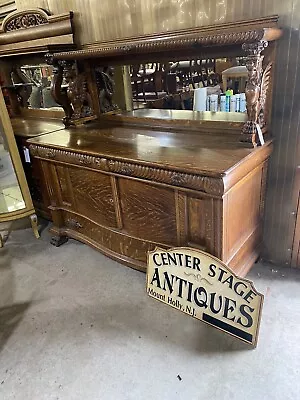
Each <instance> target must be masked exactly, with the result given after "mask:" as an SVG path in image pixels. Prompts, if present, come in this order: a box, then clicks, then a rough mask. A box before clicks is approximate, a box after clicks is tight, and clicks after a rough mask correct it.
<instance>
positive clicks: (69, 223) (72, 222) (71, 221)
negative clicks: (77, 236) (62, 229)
mask: <svg viewBox="0 0 300 400" xmlns="http://www.w3.org/2000/svg"><path fill="white" fill-rule="evenodd" d="M66 226H67V227H68V228H70V229H79V228H82V225H81V224H80V223H79V222H78V221H76V220H75V219H72V218H69V219H67V220H66Z"/></svg>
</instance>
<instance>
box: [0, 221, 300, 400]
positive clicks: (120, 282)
mask: <svg viewBox="0 0 300 400" xmlns="http://www.w3.org/2000/svg"><path fill="white" fill-rule="evenodd" d="M49 237H50V236H49V234H48V233H47V231H46V230H44V232H43V234H42V238H41V239H40V240H36V239H35V238H34V237H33V233H32V231H31V230H30V229H26V230H20V231H16V232H13V233H12V234H11V236H10V238H9V240H8V242H7V243H6V245H5V248H4V249H0V399H1V400H8V399H19V400H44V399H45V400H46V399H47V400H48V399H49V400H50V399H51V400H52V399H64V400H110V399H112V400H117V399H121V400H127V399H128V400H129V399H130V400H140V399H143V400H148V399H149V400H150V399H151V400H153V399H155V400H156V399H159V400H164V399H168V400H169V399H180V400H181V399H182V400H183V399H184V400H185V399H189V400H194V399H195V400H202V399H203V400H210V399H212V400H219V399H220V400H227V399H228V400H229V399H230V400H237V399H239V400H240V399H243V400H250V399H258V400H264V399H268V400H273V399H276V400H277V399H278V400H279V399H280V400H282V399H285V400H288V399H293V400H296V399H300V379H299V378H300V377H299V368H300V349H299V342H300V340H299V337H300V272H297V271H292V270H287V269H278V270H277V269H276V270H274V267H273V270H272V268H271V267H268V266H262V265H256V266H255V268H254V269H253V270H252V272H251V273H250V274H249V278H250V279H253V280H254V282H255V285H256V288H257V289H258V290H260V291H261V292H262V293H264V294H265V304H264V309H263V317H262V325H261V331H260V337H259V343H258V347H257V349H256V350H251V349H249V347H248V346H247V345H246V344H244V343H242V342H239V341H238V340H236V339H235V338H232V337H230V336H228V335H226V334H223V333H222V332H219V331H217V330H215V329H213V328H211V327H209V326H206V325H205V324H203V323H201V322H200V321H197V320H194V319H192V318H189V317H188V316H186V315H184V314H181V313H180V312H179V311H176V310H174V309H172V308H170V307H168V306H166V305H164V304H162V303H159V302H157V301H155V300H154V299H151V298H150V297H148V296H147V295H146V293H145V275H144V274H142V273H140V272H137V271H134V270H132V269H129V268H126V267H124V266H122V265H120V264H118V263H116V262H114V261H111V260H110V259H108V258H106V257H105V256H103V255H101V254H100V253H98V252H97V251H95V250H93V249H91V248H89V247H88V246H86V245H83V244H81V243H79V242H76V241H73V240H70V241H69V242H68V243H66V244H65V245H63V246H62V247H60V248H54V247H53V246H51V245H50V244H49ZM178 376H179V377H180V378H181V380H180V378H179V377H178Z"/></svg>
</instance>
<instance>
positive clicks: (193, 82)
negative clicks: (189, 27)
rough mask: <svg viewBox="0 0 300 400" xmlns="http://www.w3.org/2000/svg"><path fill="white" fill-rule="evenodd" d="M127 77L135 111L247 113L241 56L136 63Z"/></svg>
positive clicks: (243, 67)
mask: <svg viewBox="0 0 300 400" xmlns="http://www.w3.org/2000/svg"><path fill="white" fill-rule="evenodd" d="M129 74H130V81H131V90H132V98H133V109H134V110H136V109H140V108H148V109H149V108H150V109H171V110H172V109H173V110H193V111H213V112H218V111H222V112H234V113H236V112H241V113H245V112H246V99H245V86H246V80H247V76H248V73H247V68H246V66H245V58H243V57H237V58H222V59H194V60H180V61H176V62H173V61H172V62H165V63H160V62H154V63H146V64H136V65H131V66H130V67H129Z"/></svg>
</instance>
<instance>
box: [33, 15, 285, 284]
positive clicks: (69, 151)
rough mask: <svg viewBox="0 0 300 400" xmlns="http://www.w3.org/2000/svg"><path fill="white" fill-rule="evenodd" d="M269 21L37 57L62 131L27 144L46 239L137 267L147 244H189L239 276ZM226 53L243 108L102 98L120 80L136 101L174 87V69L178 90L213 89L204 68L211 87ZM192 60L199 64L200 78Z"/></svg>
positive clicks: (261, 131)
mask: <svg viewBox="0 0 300 400" xmlns="http://www.w3.org/2000/svg"><path fill="white" fill-rule="evenodd" d="M277 20H278V17H276V16H273V17H268V18H262V19H257V20H250V21H241V22H236V23H234V24H222V25H217V26H208V27H203V28H195V29H187V30H183V31H176V32H168V33H167V34H154V35H148V36H147V35H146V36H143V37H134V38H129V39H118V40H115V41H111V42H106V43H99V44H93V45H88V46H85V47H84V48H82V49H79V50H75V51H69V52H59V53H54V54H53V55H52V56H51V57H49V59H50V60H51V62H52V64H53V67H54V77H53V84H52V89H53V96H54V99H55V101H56V102H57V103H58V104H60V105H61V106H62V107H63V109H64V112H65V117H64V123H65V125H66V129H64V130H60V131H56V132H52V133H49V134H45V135H42V136H38V137H35V138H32V139H29V140H28V143H29V144H30V153H31V156H32V157H33V158H34V159H35V160H38V161H39V162H40V165H41V167H42V171H43V177H44V180H45V183H46V187H47V190H48V195H49V200H50V206H49V210H50V212H51V215H52V219H53V226H52V228H51V232H52V233H53V235H54V236H53V238H52V243H53V244H55V245H56V246H59V245H61V244H62V243H64V242H66V240H67V239H68V237H71V238H75V239H78V240H81V241H82V242H84V243H87V244H89V245H91V246H93V247H95V248H97V249H99V250H100V251H102V252H103V253H104V254H107V255H108V256H110V257H112V258H114V259H117V260H119V261H121V262H123V263H124V264H126V265H129V266H131V267H133V268H137V269H139V270H143V271H145V269H146V259H147V251H149V250H153V249H154V248H155V247H157V246H159V247H162V248H169V247H175V246H191V247H195V248H200V249H203V250H205V251H207V252H208V253H211V254H213V255H215V256H217V257H218V258H220V259H221V260H223V261H224V262H225V263H226V264H228V265H229V266H230V267H231V268H232V270H233V271H234V272H235V273H237V274H239V275H241V276H244V275H246V274H247V272H248V270H249V269H250V268H251V266H252V265H253V263H254V261H255V260H256V259H257V258H258V256H259V254H260V248H261V245H262V243H261V240H262V220H263V213H264V198H265V186H266V173H267V166H268V159H269V156H270V154H271V151H272V139H271V132H270V129H269V121H270V110H271V104H272V76H273V67H274V62H275V49H276V43H275V42H276V39H278V38H279V37H280V35H281V31H280V29H278V27H277ZM238 58H241V59H244V60H245V63H244V66H245V67H246V69H247V72H248V76H247V83H246V87H245V98H246V102H247V112H235V111H234V112H230V110H227V111H219V108H217V110H216V111H206V110H203V111H193V110H188V109H179V110H175V109H172V108H170V109H165V108H164V109H154V108H142V109H140V107H137V108H138V109H135V110H133V111H124V110H121V109H119V108H118V107H117V106H116V105H115V104H114V100H113V99H114V93H116V92H117V91H118V90H121V89H122V90H123V92H124V93H125V92H126V90H125V89H126V82H127V88H128V87H129V89H128V90H131V88H133V91H134V90H135V91H136V92H135V93H134V95H133V100H134V101H135V102H136V103H138V100H139V98H142V101H143V102H148V100H149V97H147V96H148V93H152V94H153V93H154V95H155V96H157V95H158V94H159V93H160V92H164V93H167V91H168V90H169V92H170V91H172V90H173V91H178V90H180V78H179V79H177V74H179V73H178V71H181V72H180V73H181V76H182V78H181V80H183V79H187V80H189V81H188V82H189V85H190V84H191V85H192V87H191V88H190V90H195V91H196V90H197V89H202V88H197V87H194V86H193V82H194V85H196V83H197V84H198V85H199V84H200V83H202V85H203V86H204V85H207V86H211V87H214V86H215V83H217V82H216V81H214V80H213V79H212V80H211V83H209V84H208V81H209V80H210V78H209V76H208V75H210V73H209V71H213V72H214V73H213V76H215V75H216V74H218V76H219V78H218V82H219V83H220V86H221V85H222V82H221V81H220V79H221V77H222V71H224V70H226V69H228V68H230V67H232V65H228V60H237V59H238ZM178 60H188V62H186V61H184V62H182V63H181V65H180V63H179V65H177V61H178ZM195 60H211V61H209V68H210V69H209V70H208V68H207V71H208V72H206V76H205V69H202V67H201V69H200V70H199V68H200V67H199V65H200V63H198V61H197V63H195ZM216 60H223V61H222V62H223V65H222V66H221V64H220V62H219V61H218V62H216ZM190 61H192V62H190ZM170 62H174V63H175V66H174V68H175V70H176V72H175V74H176V79H175V80H173V89H172V90H170V89H168V85H165V86H159V82H157V80H155V74H158V75H157V76H160V77H162V81H161V82H163V81H164V74H165V72H166V71H168V68H169V66H170V64H169V63H170ZM124 64H125V65H127V66H138V67H136V68H128V67H126V68H124V70H127V71H129V79H128V76H127V77H126V74H125V75H124V81H123V83H122V82H121V83H120V82H118V85H115V84H114V72H113V67H115V68H116V69H118V68H119V67H120V66H121V67H122V68H123V66H124ZM141 65H142V66H143V67H142V68H141ZM165 65H168V68H167V69H165V67H162V66H165ZM201 65H202V64H201ZM185 67H187V68H186V69H187V71H188V72H186V74H185V75H184V74H183V72H182V71H183V70H184V68H185ZM197 68H198V71H196V69H197ZM168 73H169V72H168ZM130 74H131V75H130ZM157 76H156V77H157ZM171 76H172V75H171ZM204 76H205V77H204ZM63 77H67V84H68V89H67V92H66V90H65V88H64V87H61V85H62V82H63ZM168 79H169V78H168ZM196 79H198V82H195V80H196ZM238 79H239V78H238ZM221 80H222V79H221ZM122 85H123V86H122ZM226 85H227V82H226ZM166 88H167V89H166ZM232 90H233V89H232ZM140 93H142V95H140ZM156 93H157V95H156ZM167 94H168V93H167ZM228 96H231V92H230V93H228ZM217 98H218V100H220V98H219V95H217ZM145 100H146V101H145ZM159 100H160V98H157V99H155V101H159ZM151 101H153V99H151Z"/></svg>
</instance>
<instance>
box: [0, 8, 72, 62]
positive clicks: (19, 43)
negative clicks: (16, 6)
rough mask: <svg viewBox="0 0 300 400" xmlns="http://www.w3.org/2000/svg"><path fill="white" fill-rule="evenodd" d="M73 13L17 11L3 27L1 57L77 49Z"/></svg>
mask: <svg viewBox="0 0 300 400" xmlns="http://www.w3.org/2000/svg"><path fill="white" fill-rule="evenodd" d="M72 19H73V13H72V12H68V13H64V14H59V15H49V13H48V12H47V11H45V10H42V9H39V8H36V9H30V10H22V11H14V12H12V13H10V14H9V15H7V16H6V17H5V18H4V20H3V23H2V25H1V28H0V56H2V57H3V56H10V55H20V54H27V53H45V52H48V51H58V50H63V49H64V50H66V49H71V48H74V39H73V27H72Z"/></svg>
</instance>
